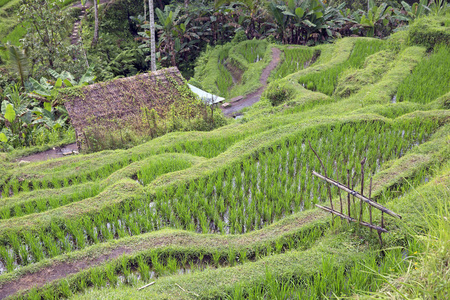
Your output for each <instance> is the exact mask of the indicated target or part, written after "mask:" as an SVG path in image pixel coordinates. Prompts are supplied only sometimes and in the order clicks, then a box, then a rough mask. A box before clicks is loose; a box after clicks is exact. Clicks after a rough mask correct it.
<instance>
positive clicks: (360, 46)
mask: <svg viewBox="0 0 450 300" xmlns="http://www.w3.org/2000/svg"><path fill="white" fill-rule="evenodd" d="M385 44H386V43H385V42H384V41H382V40H376V39H373V40H358V41H357V42H356V43H355V46H354V48H353V49H352V52H351V54H350V56H349V58H348V60H347V61H345V62H344V63H343V64H340V65H336V66H334V67H332V68H329V69H326V70H324V71H322V72H319V73H314V74H309V75H305V76H302V77H300V79H299V82H300V83H301V84H303V85H304V86H306V87H307V88H308V89H310V90H314V91H320V92H322V93H324V94H327V95H332V94H333V92H334V90H335V88H336V85H337V83H338V78H339V76H340V74H341V73H342V72H343V71H344V70H346V69H348V68H355V69H358V68H361V67H362V66H363V64H364V61H365V59H366V58H367V57H368V56H369V55H371V54H374V53H376V52H378V51H381V50H383V49H384V48H385V47H386V46H385Z"/></svg>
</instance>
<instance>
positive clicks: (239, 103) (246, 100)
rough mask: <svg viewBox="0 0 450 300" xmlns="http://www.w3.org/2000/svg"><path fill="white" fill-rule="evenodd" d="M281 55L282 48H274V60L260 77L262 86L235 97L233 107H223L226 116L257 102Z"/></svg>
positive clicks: (231, 102)
mask: <svg viewBox="0 0 450 300" xmlns="http://www.w3.org/2000/svg"><path fill="white" fill-rule="evenodd" d="M280 55H281V50H280V49H278V48H272V61H271V62H270V63H269V65H268V66H267V67H266V68H265V69H264V70H263V72H262V74H261V77H260V79H259V82H260V83H261V84H262V87H260V88H259V89H257V90H256V91H254V92H253V93H251V94H248V95H247V96H245V97H236V98H233V99H234V100H233V99H232V100H231V101H230V104H231V107H228V108H222V111H223V113H224V114H225V116H229V117H230V116H235V115H237V114H238V113H237V112H238V111H240V110H241V109H243V108H244V107H248V106H252V105H253V104H255V103H256V102H258V101H259V99H261V95H262V93H263V92H264V90H265V88H266V86H267V79H268V78H269V76H270V73H271V72H272V71H273V70H274V69H275V68H276V67H277V66H278V64H279V62H280Z"/></svg>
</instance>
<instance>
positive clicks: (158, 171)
mask: <svg viewBox="0 0 450 300" xmlns="http://www.w3.org/2000/svg"><path fill="white" fill-rule="evenodd" d="M191 165H192V164H191V163H190V162H188V161H186V160H185V159H181V158H176V157H175V158H172V159H169V160H161V161H159V160H155V161H154V160H150V161H149V162H148V164H146V165H145V166H143V167H142V168H141V170H140V171H139V172H138V173H137V179H138V181H139V182H140V183H141V184H142V185H144V186H145V185H147V184H149V183H150V182H152V181H153V180H154V179H155V178H156V177H158V176H160V175H162V174H166V173H170V172H174V171H178V170H183V169H187V168H189V167H190V166H191Z"/></svg>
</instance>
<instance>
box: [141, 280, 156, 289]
mask: <svg viewBox="0 0 450 300" xmlns="http://www.w3.org/2000/svg"><path fill="white" fill-rule="evenodd" d="M153 284H155V281H153V282H150V283H149V284H146V285H144V286H141V287H140V288H138V289H137V290H138V291H140V290H142V289H145V288H146V287H149V286H151V285H153Z"/></svg>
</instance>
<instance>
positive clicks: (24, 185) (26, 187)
mask: <svg viewBox="0 0 450 300" xmlns="http://www.w3.org/2000/svg"><path fill="white" fill-rule="evenodd" d="M20 189H21V190H22V192H24V193H26V192H29V191H30V182H29V181H28V180H24V181H22V184H21V185H20Z"/></svg>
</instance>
